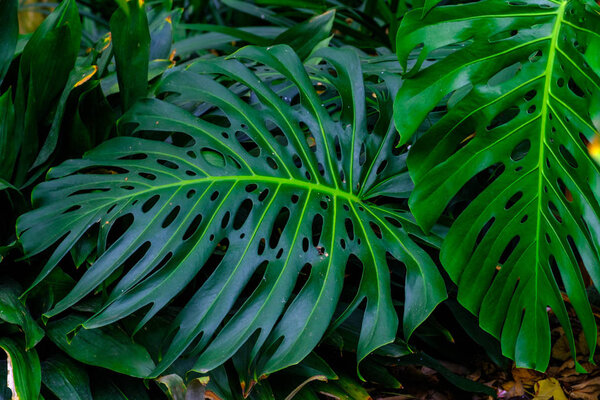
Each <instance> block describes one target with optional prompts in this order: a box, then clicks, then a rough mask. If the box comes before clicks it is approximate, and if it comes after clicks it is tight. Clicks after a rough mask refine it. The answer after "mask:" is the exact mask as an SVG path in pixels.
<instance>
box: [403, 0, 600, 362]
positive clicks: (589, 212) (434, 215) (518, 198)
mask: <svg viewBox="0 0 600 400" xmlns="http://www.w3.org/2000/svg"><path fill="white" fill-rule="evenodd" d="M597 9H598V7H597V6H596V4H595V3H593V2H586V1H581V0H572V1H563V2H559V1H556V2H554V1H545V0H524V1H521V0H519V1H512V0H510V1H504V0H502V1H501V0H484V1H479V2H474V3H469V4H464V5H456V6H443V7H438V8H436V9H434V10H432V11H431V12H430V13H429V14H428V15H427V16H426V17H425V18H424V19H421V15H422V13H421V11H413V12H411V13H410V14H409V15H408V16H407V17H406V19H405V20H404V21H403V25H402V28H401V29H400V31H399V33H398V35H399V40H398V52H399V58H400V61H401V63H404V64H405V65H406V60H407V56H408V53H409V52H411V51H412V50H413V49H417V51H420V54H419V58H418V61H417V63H416V66H415V67H414V68H413V69H412V70H411V71H408V72H407V77H408V80H407V81H406V82H405V84H404V86H403V87H402V88H401V89H400V91H399V93H398V96H397V99H396V107H397V108H396V110H397V112H396V114H395V120H396V126H397V128H398V131H399V132H400V134H401V138H402V139H401V143H405V142H407V141H408V140H409V139H410V138H411V135H412V134H413V133H414V132H415V131H416V129H417V127H418V126H419V125H420V124H421V123H422V121H423V120H424V119H425V118H426V116H427V114H428V112H429V111H430V110H432V109H434V107H436V106H437V107H438V108H437V109H436V110H437V111H441V110H445V111H446V112H445V115H444V116H443V118H441V119H440V120H439V122H437V123H436V124H435V125H434V126H433V127H432V128H431V129H429V130H428V131H427V133H426V134H425V135H423V136H422V137H421V138H420V139H419V140H417V142H416V145H415V146H413V147H412V149H411V153H410V155H409V157H408V166H409V171H410V173H411V177H412V178H413V180H414V181H415V190H414V192H413V193H412V195H411V197H410V203H409V204H410V206H411V210H412V211H413V213H414V215H415V217H416V219H417V221H418V222H419V224H420V225H421V226H422V227H423V228H424V229H426V230H427V229H429V228H430V227H431V226H432V224H433V223H434V222H435V221H436V220H437V219H438V217H439V216H440V215H441V213H442V212H443V210H444V209H445V208H446V207H447V205H448V204H451V203H453V204H456V203H455V202H452V200H453V199H454V198H457V199H458V198H459V197H461V198H464V196H469V193H471V195H470V199H471V200H472V201H470V203H469V204H468V206H467V207H466V209H465V210H464V211H463V212H462V213H461V214H460V216H459V217H458V218H457V220H456V221H455V223H454V224H453V226H452V227H451V229H450V231H449V234H448V236H447V238H446V240H445V242H444V245H443V247H442V251H441V261H442V264H443V265H444V267H445V268H446V270H447V271H448V272H449V274H450V276H451V278H452V279H453V281H454V282H456V283H457V285H458V299H459V300H460V302H461V303H462V304H463V305H465V306H466V307H467V308H468V309H469V310H471V311H472V312H474V313H476V314H478V315H479V320H480V324H481V326H482V327H483V328H484V329H486V330H488V331H489V332H490V333H492V334H493V335H495V336H496V337H498V338H501V342H502V347H503V351H504V354H505V355H507V356H509V357H511V358H513V359H515V360H516V361H517V363H518V365H519V366H525V367H531V368H536V369H539V370H545V368H546V367H547V365H548V361H549V357H550V332H549V317H548V313H549V311H550V310H551V311H552V312H553V313H554V315H556V317H557V318H558V319H559V320H560V323H561V324H562V325H563V327H564V329H565V332H566V333H567V337H568V339H569V342H570V344H571V347H572V348H574V346H573V333H572V329H571V325H570V322H569V318H568V315H567V310H566V306H565V303H564V301H563V298H562V296H561V291H564V292H566V294H567V295H568V298H569V301H570V303H571V304H572V306H573V307H574V309H575V311H576V313H577V316H578V318H579V321H580V322H581V325H582V327H583V330H584V332H585V335H586V338H587V344H588V346H589V348H590V349H591V353H592V354H593V352H594V351H593V350H594V348H595V347H596V326H595V322H594V317H593V315H592V313H591V309H590V306H589V303H588V300H587V296H586V287H585V281H584V279H583V277H582V272H581V271H582V270H583V269H585V270H587V273H589V275H590V276H591V278H592V280H593V282H595V284H596V285H598V284H600V268H599V266H600V259H599V257H598V254H599V253H598V252H599V250H600V247H599V245H600V242H599V238H600V220H599V216H600V205H599V203H598V200H599V198H600V191H599V190H598V188H599V187H598V185H599V182H600V180H599V179H600V174H599V168H598V166H597V165H596V164H595V163H594V162H593V161H592V159H591V158H590V156H589V155H588V152H587V149H586V145H587V144H588V143H589V142H588V141H590V140H591V139H592V138H593V137H594V135H595V130H594V126H593V124H592V117H591V116H590V109H592V110H593V109H594V108H595V107H596V106H595V101H596V100H594V99H597V98H598V96H600V90H599V89H600V78H599V76H598V72H600V70H599V69H598V58H597V57H598V46H599V43H600V16H599V15H598V13H597ZM400 38H401V39H402V40H400ZM438 49H444V51H446V52H448V51H449V54H447V55H446V56H445V57H443V58H441V59H440V60H439V61H438V62H434V63H433V64H432V65H430V66H428V67H427V68H424V69H420V65H421V64H422V62H423V61H424V60H426V59H429V58H431V54H435V53H436V51H437V50H438ZM405 110H409V112H405ZM472 179H479V180H481V179H487V180H488V181H487V182H488V185H487V186H486V187H485V189H483V190H479V191H478V192H477V193H473V192H474V190H473V186H472V185H470V181H472ZM457 195H458V196H459V197H456V196H457Z"/></svg>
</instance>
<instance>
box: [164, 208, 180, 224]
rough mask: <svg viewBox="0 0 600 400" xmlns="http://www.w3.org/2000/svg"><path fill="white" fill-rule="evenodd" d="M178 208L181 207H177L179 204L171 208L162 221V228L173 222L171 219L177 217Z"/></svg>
mask: <svg viewBox="0 0 600 400" xmlns="http://www.w3.org/2000/svg"><path fill="white" fill-rule="evenodd" d="M179 210H181V207H179V206H176V207H175V208H173V209H172V210H171V212H170V213H169V214H168V215H167V216H166V218H165V219H164V221H163V223H162V227H163V229H164V228H166V227H168V226H169V225H171V224H172V223H173V221H174V220H175V218H177V215H178V214H179Z"/></svg>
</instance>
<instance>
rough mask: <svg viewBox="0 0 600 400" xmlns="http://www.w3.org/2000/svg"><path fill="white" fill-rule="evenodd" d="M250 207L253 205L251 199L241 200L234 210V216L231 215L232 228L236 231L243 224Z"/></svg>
mask: <svg viewBox="0 0 600 400" xmlns="http://www.w3.org/2000/svg"><path fill="white" fill-rule="evenodd" d="M252 207H254V203H253V202H252V200H250V199H245V200H244V201H242V203H241V204H240V206H239V207H238V209H237V211H236V212H235V216H234V217H233V229H235V230H236V231H237V230H238V229H240V228H241V227H242V226H243V225H244V223H245V222H246V220H247V219H248V216H249V215H250V213H251V212H252Z"/></svg>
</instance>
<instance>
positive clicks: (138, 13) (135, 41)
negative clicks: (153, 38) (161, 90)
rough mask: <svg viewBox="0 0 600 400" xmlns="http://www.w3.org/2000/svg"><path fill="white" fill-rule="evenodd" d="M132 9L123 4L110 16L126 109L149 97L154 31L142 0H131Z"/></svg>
mask: <svg viewBox="0 0 600 400" xmlns="http://www.w3.org/2000/svg"><path fill="white" fill-rule="evenodd" d="M128 6H129V7H128V8H129V13H126V12H125V11H124V8H119V9H117V11H115V12H114V14H113V15H112V17H111V18H110V30H111V32H112V42H113V51H114V54H115V63H116V68H117V78H118V81H119V88H120V91H121V102H122V106H123V110H128V109H129V108H130V107H131V106H132V105H133V103H135V101H136V100H138V99H140V98H142V97H146V92H147V88H148V81H147V79H146V77H147V76H148V62H149V57H150V31H149V29H148V18H147V17H146V11H145V9H144V6H143V4H142V2H139V1H130V2H129V3H128Z"/></svg>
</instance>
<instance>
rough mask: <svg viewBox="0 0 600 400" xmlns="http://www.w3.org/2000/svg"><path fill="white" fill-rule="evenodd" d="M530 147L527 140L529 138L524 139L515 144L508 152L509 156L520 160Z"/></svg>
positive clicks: (514, 159)
mask: <svg viewBox="0 0 600 400" xmlns="http://www.w3.org/2000/svg"><path fill="white" fill-rule="evenodd" d="M530 148H531V142H530V141H529V139H525V140H523V141H522V142H520V143H519V144H517V145H516V146H515V148H514V149H513V151H512V153H510V158H511V159H512V160H513V161H520V160H522V159H523V158H525V156H526V155H527V153H529V149H530Z"/></svg>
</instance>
